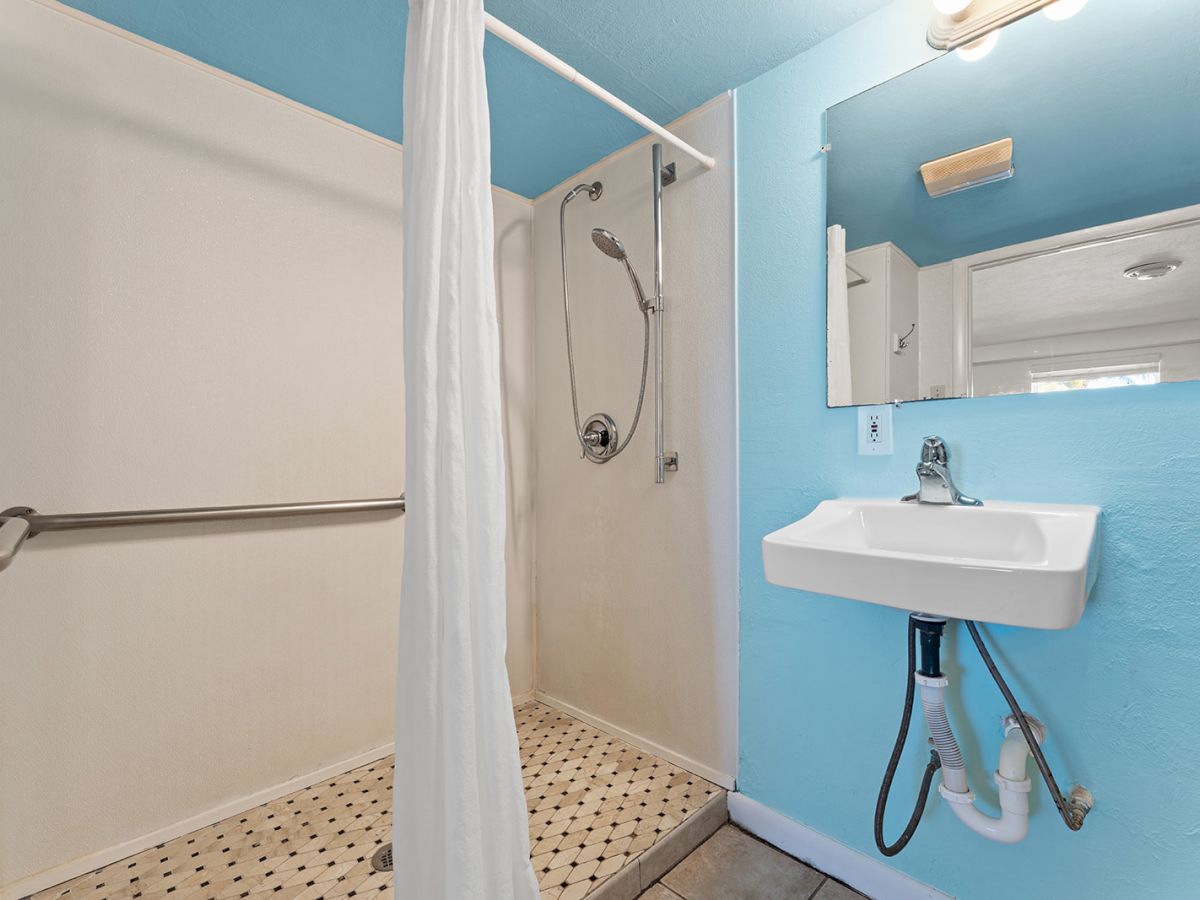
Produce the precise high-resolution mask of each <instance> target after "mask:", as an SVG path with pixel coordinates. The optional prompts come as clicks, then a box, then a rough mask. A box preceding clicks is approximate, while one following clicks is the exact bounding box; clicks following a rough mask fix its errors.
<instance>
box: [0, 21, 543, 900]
mask: <svg viewBox="0 0 1200 900" xmlns="http://www.w3.org/2000/svg"><path fill="white" fill-rule="evenodd" d="M0 133H3V135H4V140H3V141H0V173H2V180H3V183H4V185H5V187H4V199H5V202H4V203H2V204H0V322H2V323H3V324H2V326H0V384H2V385H3V386H4V390H3V391H2V392H0V422H3V423H4V431H5V435H4V441H3V450H0V497H2V498H3V500H2V501H0V504H2V505H0V508H3V507H6V506H8V505H9V504H18V503H27V504H31V505H33V506H36V507H38V508H40V509H42V510H43V511H45V512H72V511H87V510H103V509H138V508H156V507H173V506H202V505H209V504H211V505H223V504H236V503H270V502H282V501H296V500H324V499H353V498H363V497H379V496H392V495H394V494H395V493H397V492H399V491H400V490H402V489H403V487H404V479H403V473H404V428H403V425H404V409H403V364H402V359H401V348H402V334H401V297H400V291H401V280H400V257H401V246H400V242H401V232H400V203H401V197H400V189H401V188H400V181H401V179H400V174H401V153H400V150H399V148H398V147H396V146H394V145H389V144H386V143H384V142H381V141H379V140H376V139H374V138H371V137H369V136H365V135H363V134H361V133H355V132H354V131H351V130H348V129H346V128H344V127H339V126H336V125H333V124H330V123H328V122H325V121H322V120H321V119H319V118H316V117H314V116H313V115H311V114H308V113H305V112H302V111H300V110H298V109H297V108H296V107H295V106H293V105H291V104H285V103H283V102H281V101H280V100H279V99H277V98H267V97H264V96H262V95H261V94H258V93H255V92H252V91H250V90H248V89H247V88H246V87H244V86H241V85H237V84H233V83H231V82H230V81H229V80H228V79H226V78H225V77H223V76H216V75H214V74H212V73H210V72H207V71H202V70H200V69H198V68H196V67H195V66H192V65H184V64H181V63H179V62H178V61H176V60H175V59H172V58H169V57H167V56H164V55H162V54H161V53H159V52H157V51H155V50H151V49H147V48H145V47H143V46H139V45H135V44H133V43H130V42H129V41H127V40H123V39H121V38H119V37H116V36H113V35H112V34H109V33H106V32H104V31H101V30H99V29H97V28H95V27H94V26H92V25H90V24H83V23H81V22H79V21H76V20H75V19H74V18H72V17H70V16H69V15H67V14H64V13H63V12H60V11H58V10H54V9H48V8H46V7H45V6H41V5H38V4H36V3H33V2H31V0H0ZM494 197H495V199H496V212H497V227H496V236H497V245H498V259H499V261H500V266H499V269H500V278H499V296H500V304H501V317H502V328H503V329H504V354H505V357H504V359H505V363H506V364H507V365H509V367H510V368H509V370H508V379H507V382H508V385H509V387H510V388H511V390H510V392H509V395H508V396H507V397H506V415H507V422H508V425H509V435H508V439H509V447H508V449H509V459H510V463H511V468H512V472H511V481H510V494H511V495H512V498H513V504H512V515H513V520H512V530H511V532H510V533H511V535H512V538H513V539H512V541H511V542H510V551H511V552H512V556H511V557H510V571H509V574H510V602H511V608H510V623H511V626H512V627H511V633H510V639H509V651H510V656H509V659H510V664H511V667H510V671H511V673H512V684H513V688H514V690H516V691H518V692H527V691H529V690H531V689H532V687H533V684H532V666H533V661H532V609H531V593H530V585H529V578H530V572H531V565H532V524H531V523H530V521H529V517H530V514H531V505H532V502H531V493H530V469H529V466H528V463H529V462H530V460H531V456H530V453H529V445H530V437H531V431H530V429H531V428H532V418H531V417H532V396H531V393H530V392H531V391H532V359H531V353H530V350H529V345H530V343H531V341H532V308H531V305H530V299H531V298H530V292H529V287H530V285H529V234H530V214H531V209H530V205H529V204H528V203H527V202H526V201H524V200H521V199H518V198H514V197H512V196H511V195H507V194H504V193H503V192H496V193H495V194H494ZM403 522H404V520H403V518H401V517H380V516H354V517H334V518H323V519H317V518H312V519H305V520H274V521H260V522H255V523H227V524H213V525H209V526H199V525H197V526H177V527H172V528H154V527H143V528H123V529H111V530H97V531H81V532H74V533H69V534H46V535H42V536H40V537H37V538H35V539H33V540H31V541H29V542H28V543H27V544H26V545H25V547H24V548H23V549H22V551H21V555H20V558H19V559H17V560H16V561H15V563H14V564H13V565H12V566H11V567H10V568H9V569H7V570H5V571H4V572H3V573H2V574H0V797H2V798H3V799H2V801H0V895H6V892H5V888H6V887H7V886H11V885H12V884H13V883H14V882H16V881H17V880H18V879H20V878H22V877H24V876H27V875H30V874H31V873H34V872H38V871H40V870H44V869H48V868H50V867H54V866H57V865H60V864H64V863H68V862H69V861H71V860H72V859H75V858H78V857H81V856H84V855H85V854H88V853H92V852H101V851H104V850H105V849H107V848H112V847H114V846H117V845H119V844H121V843H123V842H126V841H133V842H135V844H134V846H133V847H132V849H139V848H138V847H137V846H136V841H137V840H138V839H139V838H141V837H142V836H143V835H146V834H150V833H153V832H155V831H156V830H157V829H161V828H167V827H170V826H172V825H173V824H174V823H177V822H180V821H183V820H186V819H188V818H189V817H192V816H202V815H203V814H204V813H205V812H206V811H208V810H210V809H213V808H215V807H219V806H221V805H222V804H225V803H234V804H237V803H239V802H240V798H245V797H248V796H251V795H253V794H254V793H255V792H257V791H260V790H270V789H271V788H272V787H273V786H274V785H277V784H280V783H283V782H286V781H287V780H288V779H291V778H294V777H297V776H300V775H303V774H306V773H309V772H313V771H314V770H317V769H320V768H322V767H324V766H329V765H337V764H340V763H342V762H343V761H345V760H347V759H351V758H354V757H355V756H357V755H359V754H363V753H366V752H369V751H371V750H373V749H375V748H379V747H382V746H385V745H387V744H388V743H389V742H390V741H391V740H392V735H393V700H392V695H393V687H394V680H395V672H396V662H395V654H396V631H395V629H396V611H397V608H398V604H399V588H400V568H401V565H400V564H401V549H402V540H403V528H404V524H403ZM246 805H247V804H242V805H235V806H234V809H243V808H245V806H246ZM231 811H232V810H231ZM88 868H90V866H89V867H88ZM19 894H20V892H17V894H16V895H19Z"/></svg>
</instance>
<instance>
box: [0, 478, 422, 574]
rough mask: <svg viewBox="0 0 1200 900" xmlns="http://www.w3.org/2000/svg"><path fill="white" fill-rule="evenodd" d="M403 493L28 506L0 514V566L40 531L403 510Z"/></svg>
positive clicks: (1, 568)
mask: <svg viewBox="0 0 1200 900" xmlns="http://www.w3.org/2000/svg"><path fill="white" fill-rule="evenodd" d="M404 509H405V503H404V495H403V494H401V495H400V496H399V497H384V498H381V499H377V500H324V501H318V502H315V503H263V504H259V505H257V506H201V507H195V508H193V509H142V510H125V511H122V512H97V513H59V514H49V515H44V514H42V513H39V512H38V511H37V510H35V509H31V508H30V507H28V506H14V507H12V508H11V509H6V510H4V512H2V513H0V571H3V570H4V569H6V568H8V566H9V564H10V563H12V561H13V557H15V556H16V555H17V551H18V550H20V549H21V545H22V544H23V543H25V541H26V539H28V538H31V537H33V536H34V535H37V534H41V533H42V532H43V531H73V530H75V529H78V528H113V527H117V526H120V525H177V524H182V523H186V522H233V521H240V520H242V519H274V518H280V517H283V516H313V515H323V514H326V513H357V512H383V511H389V510H391V511H396V512H400V513H402V512H404Z"/></svg>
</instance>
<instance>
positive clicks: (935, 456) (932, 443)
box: [921, 434, 950, 466]
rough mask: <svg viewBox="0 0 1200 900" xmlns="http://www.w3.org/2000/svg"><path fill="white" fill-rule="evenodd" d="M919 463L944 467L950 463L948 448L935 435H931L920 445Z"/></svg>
mask: <svg viewBox="0 0 1200 900" xmlns="http://www.w3.org/2000/svg"><path fill="white" fill-rule="evenodd" d="M921 462H923V463H940V464H941V465H943V466H944V465H946V464H947V463H949V462H950V448H949V447H947V446H946V442H945V441H944V440H942V439H941V438H940V437H938V436H937V435H936V434H931V435H930V436H929V437H927V438H925V442H924V443H923V444H921Z"/></svg>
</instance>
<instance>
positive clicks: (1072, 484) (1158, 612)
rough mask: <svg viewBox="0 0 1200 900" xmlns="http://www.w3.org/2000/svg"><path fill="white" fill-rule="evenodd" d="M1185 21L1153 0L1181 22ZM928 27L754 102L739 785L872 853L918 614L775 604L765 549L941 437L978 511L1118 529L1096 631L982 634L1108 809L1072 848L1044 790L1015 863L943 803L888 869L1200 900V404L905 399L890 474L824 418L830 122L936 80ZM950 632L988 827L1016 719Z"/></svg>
mask: <svg viewBox="0 0 1200 900" xmlns="http://www.w3.org/2000/svg"><path fill="white" fill-rule="evenodd" d="M1118 5H1121V4H1117V3H1116V0H1092V3H1091V4H1089V9H1091V7H1099V8H1101V9H1103V8H1104V7H1113V6H1118ZM1190 8H1191V4H1190V2H1189V0H1176V2H1172V3H1159V4H1156V9H1159V10H1160V11H1161V12H1162V13H1163V14H1164V16H1165V15H1166V14H1168V13H1170V12H1171V11H1172V10H1174V11H1176V12H1187V11H1188V10H1189V9H1190ZM928 9H929V6H928V3H927V2H923V0H902V2H900V3H897V4H894V5H893V6H890V7H888V8H886V9H885V10H882V11H881V12H879V13H876V14H875V15H873V16H872V17H870V18H868V19H866V20H864V21H863V22H861V23H859V24H858V25H855V26H853V27H852V28H850V29H848V30H846V31H845V32H842V33H841V34H839V35H837V36H835V37H834V38H832V39H830V40H829V41H827V42H825V43H824V44H821V45H820V46H818V47H817V48H815V49H814V50H811V51H809V52H808V53H806V54H804V55H802V56H800V57H798V58H796V59H795V60H792V61H791V62H789V63H787V64H785V65H783V66H781V67H780V68H778V69H776V70H774V71H772V72H771V73H769V74H767V75H765V76H763V77H761V78H759V79H758V80H756V81H754V82H752V83H751V84H749V85H747V86H746V87H745V88H743V89H741V90H740V91H739V92H738V129H739V132H738V146H739V154H738V172H739V194H738V204H739V234H738V242H739V248H740V250H739V267H740V269H739V316H738V328H739V359H740V368H739V396H740V409H739V415H740V420H741V436H740V442H741V443H740V474H741V496H740V502H741V589H742V596H741V660H742V662H741V701H740V719H741V729H740V748H741V763H740V771H739V786H740V789H741V790H743V791H745V792H746V793H747V794H749V795H750V796H751V797H753V798H754V799H756V800H759V801H761V802H763V803H765V804H767V805H769V806H771V807H774V808H775V809H777V810H780V811H782V812H783V813H785V814H787V815H788V816H791V817H792V818H794V819H797V820H799V821H801V822H804V823H807V824H808V825H810V826H812V827H813V828H815V829H817V830H818V831H821V832H824V833H826V834H828V835H831V836H833V837H835V838H837V839H839V840H841V841H843V842H845V843H846V844H848V845H850V846H852V847H855V848H857V849H859V850H861V851H863V852H864V853H869V854H871V855H873V856H876V857H877V858H878V855H877V854H876V851H875V850H874V847H873V843H872V838H871V827H872V815H873V810H874V805H875V796H876V793H877V791H878V789H879V781H880V777H881V776H882V774H883V768H884V765H885V763H886V761H887V757H888V753H889V752H890V749H891V745H892V741H893V739H894V736H895V731H896V726H897V723H898V720H899V716H900V711H901V703H902V700H903V688H904V683H903V678H904V670H905V643H904V634H905V616H904V614H903V613H900V612H896V611H892V610H888V609H883V608H879V607H874V606H871V605H868V604H862V603H853V602H849V601H846V600H839V599H833V598H826V597H819V596H813V595H808V594H804V593H800V592H795V591H789V590H785V589H782V588H776V587H773V586H769V585H767V584H766V583H765V582H764V580H763V575H762V562H761V550H760V542H761V539H762V536H763V535H765V534H767V533H768V532H770V531H771V530H773V529H776V528H779V527H780V526H782V525H785V524H787V523H788V522H791V521H793V520H795V519H797V518H799V517H800V516H802V515H804V514H806V513H808V512H809V511H810V510H811V509H812V508H813V507H814V506H815V505H816V504H817V503H818V502H819V501H820V500H822V499H825V498H827V497H837V496H868V497H893V496H899V495H900V494H902V493H905V492H907V491H909V490H910V489H911V488H912V486H913V484H914V483H915V480H914V476H913V473H912V467H913V465H914V464H915V462H916V458H917V453H918V450H919V445H920V440H921V438H922V437H923V436H924V435H926V434H933V433H937V434H941V435H944V436H945V437H946V438H947V439H948V440H949V441H950V444H951V447H952V449H953V451H954V453H955V455H956V459H955V463H956V466H957V473H958V475H959V482H960V484H961V486H962V487H963V488H964V489H965V490H967V491H969V492H970V493H972V494H975V495H977V496H982V497H984V498H985V499H986V498H989V497H991V498H997V499H1007V500H1029V501H1061V502H1069V503H1095V504H1099V505H1100V506H1102V507H1103V508H1104V519H1103V527H1104V535H1103V547H1102V553H1103V558H1102V562H1101V571H1100V577H1099V582H1098V583H1097V585H1096V589H1095V593H1094V594H1093V597H1092V600H1091V602H1090V604H1089V605H1088V608H1087V611H1086V612H1085V614H1084V617H1083V620H1082V621H1081V622H1080V624H1079V625H1078V626H1076V627H1075V628H1074V629H1071V630H1069V631H1064V632H1043V631H1024V630H1021V629H1014V628H1001V627H990V628H986V629H985V630H986V632H987V637H988V638H989V639H990V640H991V642H992V644H993V646H994V648H995V650H996V655H997V659H998V662H999V663H1000V665H1001V666H1002V667H1003V668H1004V670H1005V671H1006V672H1007V673H1009V674H1010V683H1011V684H1012V686H1013V688H1014V690H1015V691H1016V693H1017V695H1018V697H1019V698H1021V699H1022V700H1023V701H1024V704H1025V705H1026V706H1027V708H1028V709H1030V710H1031V711H1033V712H1034V713H1036V714H1037V715H1038V716H1039V717H1041V718H1042V719H1044V720H1045V722H1046V723H1047V725H1048V727H1049V730H1050V738H1049V741H1048V744H1047V751H1048V756H1049V759H1050V762H1051V764H1052V766H1053V767H1054V769H1055V772H1056V773H1057V775H1058V777H1059V778H1060V779H1061V780H1062V781H1063V782H1064V783H1065V785H1069V784H1070V783H1072V782H1074V781H1080V782H1083V783H1084V784H1086V785H1087V786H1088V787H1090V788H1092V790H1093V791H1094V792H1095V794H1096V799H1097V806H1096V809H1095V811H1094V812H1093V814H1092V816H1091V817H1090V818H1089V819H1088V821H1087V825H1086V827H1085V828H1084V830H1083V831H1082V832H1081V833H1079V834H1072V833H1069V832H1068V831H1067V830H1066V828H1065V827H1064V826H1063V825H1062V824H1061V822H1060V821H1059V820H1058V818H1057V814H1056V812H1055V810H1054V808H1053V806H1052V803H1051V801H1050V799H1049V797H1047V795H1046V792H1045V789H1044V788H1042V787H1040V786H1039V787H1038V788H1037V789H1036V790H1035V793H1034V796H1033V801H1032V803H1033V816H1032V820H1031V825H1030V835H1029V838H1028V839H1027V840H1026V841H1025V842H1024V843H1022V844H1019V845H1016V846H1012V847H1005V846H1001V845H998V844H992V843H989V842H988V841H986V840H984V839H982V838H979V837H977V836H976V835H974V834H972V833H970V832H968V831H967V830H966V829H965V828H964V827H963V826H962V825H960V824H959V823H958V822H957V821H956V820H955V819H954V817H953V815H952V814H951V813H949V812H948V811H947V810H946V809H945V808H944V806H943V805H942V804H941V803H940V801H932V802H931V803H930V805H929V808H928V812H927V813H926V817H925V820H924V822H923V824H922V827H921V830H920V831H918V833H917V836H916V838H915V839H914V841H913V842H912V844H911V845H910V846H909V848H908V849H907V850H905V851H904V853H903V854H902V855H901V856H899V857H897V858H895V859H894V860H892V861H891V862H890V864H891V865H895V866H897V867H899V868H901V869H903V870H904V871H905V872H908V873H910V874H911V875H913V876H914V877H916V878H919V879H920V880H922V881H925V882H927V883H929V884H932V885H935V886H937V887H939V888H941V889H942V890H945V891H948V892H950V893H953V894H955V895H956V896H958V897H960V898H967V900H998V898H1002V897H1012V896H1027V897H1038V898H1042V897H1091V898H1114V900H1115V898H1128V897H1156V898H1159V897H1161V898H1185V897H1193V896H1196V885H1197V883H1198V882H1200V852H1198V851H1200V844H1198V841H1200V838H1198V833H1200V831H1198V826H1197V822H1200V782H1198V781H1197V779H1196V778H1195V777H1194V773H1193V768H1194V765H1195V746H1196V744H1197V742H1198V741H1200V702H1198V699H1197V678H1196V673H1197V664H1196V645H1197V641H1198V640H1200V605H1198V604H1197V596H1198V588H1197V584H1198V581H1200V560H1198V558H1197V550H1196V548H1197V547H1198V546H1200V512H1198V509H1200V451H1198V450H1197V443H1198V442H1200V421H1198V420H1197V418H1196V411H1197V409H1200V385H1195V384H1178V385H1162V386H1157V387H1150V388H1129V389H1116V390H1107V391H1093V392H1088V393H1080V394H1071V395H1042V396H1021V397H1009V398H992V399H977V400H954V401H940V402H929V403H918V404H908V405H905V406H904V407H903V408H901V409H899V410H897V411H896V413H895V428H896V448H897V452H896V455H895V456H894V457H883V458H860V457H858V456H856V455H855V444H854V427H855V426H854V423H855V416H856V413H855V411H854V410H828V409H826V408H825V377H824V368H825V288H824V259H825V247H824V232H823V226H824V220H825V210H824V187H823V166H824V163H823V162H822V158H821V155H820V154H819V153H818V148H819V147H820V146H821V144H822V138H823V128H822V119H823V112H824V110H825V109H826V108H827V107H828V106H830V105H831V104H834V103H837V102H839V101H841V100H844V99H846V98H847V97H849V96H851V95H853V94H855V93H857V92H859V91H862V90H865V89H866V88H869V87H871V86H872V85H873V84H875V83H878V82H880V81H882V80H884V79H887V78H890V77H893V76H895V75H896V74H898V73H900V72H902V71H904V70H906V69H908V68H910V67H911V66H913V65H915V64H918V63H920V62H921V61H922V60H924V59H926V58H927V57H928V56H929V54H930V50H929V48H928V47H927V46H926V45H925V43H924V39H923V38H924V29H925V26H926V24H927V18H926V17H927V14H928ZM1162 21H1164V22H1169V21H1170V19H1169V18H1163V19H1162ZM1065 25H1067V26H1069V25H1070V23H1069V22H1068V23H1065ZM1164 37H1165V35H1164ZM1180 39H1183V38H1182V37H1181V38H1180ZM1191 84H1192V85H1193V88H1194V87H1195V81H1194V78H1193V79H1192V81H1191ZM781 172H786V173H787V185H786V190H782V189H781V184H780V173H781ZM951 631H952V634H951V637H950V639H949V640H948V642H947V645H946V669H947V672H948V674H949V676H950V677H951V679H952V680H953V683H954V687H953V688H952V691H951V695H952V697H953V702H952V704H951V708H950V714H951V717H952V719H953V722H954V724H955V727H956V729H957V732H958V735H959V738H960V741H961V743H962V744H963V748H964V754H965V756H966V759H967V764H968V767H969V770H970V773H971V778H972V781H973V785H974V788H975V790H976V791H977V793H978V794H979V796H980V798H981V803H982V805H983V806H984V808H987V809H989V811H990V812H992V813H995V812H996V808H995V803H996V793H995V789H994V785H993V784H992V783H991V775H990V773H991V772H992V770H993V769H994V767H995V765H996V759H997V752H998V749H999V745H1000V741H1001V732H1000V728H999V719H1000V716H1001V715H1002V714H1003V713H1004V712H1005V705H1004V701H1003V699H1002V698H1001V697H1000V695H999V694H998V692H997V691H996V689H995V687H994V686H993V685H992V683H991V680H990V678H989V677H988V675H987V673H986V671H985V670H984V668H983V666H982V664H981V663H980V661H979V659H978V657H977V655H976V654H975V651H974V648H973V647H972V646H971V644H970V640H969V638H967V636H966V635H965V631H961V630H960V629H959V628H954V629H951ZM921 731H922V729H921V726H920V725H917V726H915V727H914V735H913V736H912V739H911V740H910V744H909V751H908V753H907V754H906V755H905V758H904V762H903V764H902V766H901V774H900V776H899V777H898V778H897V780H896V785H895V790H894V795H893V796H894V799H893V802H892V809H891V810H889V815H888V822H887V824H888V828H887V830H888V834H889V836H894V835H896V834H898V833H899V831H900V829H901V828H902V827H903V821H904V819H905V818H906V817H907V814H908V812H909V811H910V810H911V808H912V802H913V799H914V797H915V791H916V786H917V782H918V779H919V775H920V769H921V767H922V764H923V760H922V757H923V756H924V750H923V749H922V747H921V746H920V743H921V742H920V740H919V739H918V738H917V737H916V735H918V734H920V733H921ZM1035 777H1036V776H1035Z"/></svg>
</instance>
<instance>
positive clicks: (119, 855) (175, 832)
mask: <svg viewBox="0 0 1200 900" xmlns="http://www.w3.org/2000/svg"><path fill="white" fill-rule="evenodd" d="M395 747H396V745H395V744H394V743H389V744H385V745H383V746H382V747H376V748H374V749H373V750H367V751H366V752H364V753H359V754H357V755H356V756H352V757H350V758H349V759H343V760H341V761H340V762H335V763H330V764H329V765H327V766H322V767H321V768H320V769H317V770H316V771H315V772H308V773H306V774H304V775H297V776H296V777H295V778H291V779H288V780H287V781H283V782H280V783H279V784H275V785H272V786H271V787H268V788H263V789H262V790H260V791H255V792H254V793H252V794H248V795H246V796H243V797H238V798H236V799H234V800H229V801H227V802H225V803H222V804H221V805H220V806H214V807H213V808H212V809H208V810H205V811H204V812H202V813H199V814H198V815H195V816H189V817H188V818H186V819H183V820H181V821H179V822H175V823H173V824H171V825H166V826H164V827H162V828H159V829H156V830H155V831H151V832H149V833H148V834H143V835H141V836H139V837H135V838H133V839H132V840H128V841H124V842H122V843H120V844H115V845H114V846H112V847H105V848H104V849H103V850H96V851H95V852H93V853H88V854H85V855H84V856H80V857H77V858H75V859H73V860H71V861H70V862H65V863H62V864H61V865H58V866H54V867H53V868H50V869H43V870H42V871H41V872H37V873H35V874H33V875H27V876H26V877H24V878H22V879H20V880H19V881H14V882H13V883H12V884H10V885H6V886H0V897H25V896H27V895H29V894H36V893H37V892H38V891H42V890H45V889H46V888H50V887H54V886H55V885H56V884H62V883H63V882H64V881H70V880H71V879H72V878H78V877H79V876H80V875H86V874H87V873H88V872H91V871H93V870H95V869H99V868H100V867H101V866H107V865H109V864H110V863H114V862H117V861H118V860H122V859H125V858H127V857H130V856H133V855H134V854H135V853H141V852H142V851H143V850H149V849H150V848H151V847H156V846H158V845H159V844H163V843H166V842H167V841H172V840H174V839H175V838H177V837H181V836H183V835H185V834H189V833H190V832H193V831H196V830H197V829H199V828H206V827H208V826H209V825H213V824H215V823H217V822H220V821H221V820H222V819H227V818H229V817H230V816H232V815H236V814H237V813H240V812H245V811H246V810H248V809H253V808H254V807H256V806H262V805H263V804H264V803H269V802H271V801H272V800H278V799H279V798H280V797H286V796H287V795H288V794H292V793H295V792H296V791H302V790H304V789H305V788H309V787H312V786H313V785H314V784H319V783H320V782H322V781H325V780H326V779H329V778H333V777H335V776H337V775H342V774H344V773H346V772H349V771H350V770H351V769H357V768H358V767H359V766H365V765H367V764H369V763H373V762H375V761H377V760H380V759H383V758H384V757H385V756H389V755H390V754H391V753H392V752H393V751H394V750H395Z"/></svg>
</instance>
